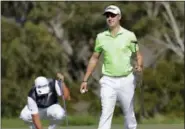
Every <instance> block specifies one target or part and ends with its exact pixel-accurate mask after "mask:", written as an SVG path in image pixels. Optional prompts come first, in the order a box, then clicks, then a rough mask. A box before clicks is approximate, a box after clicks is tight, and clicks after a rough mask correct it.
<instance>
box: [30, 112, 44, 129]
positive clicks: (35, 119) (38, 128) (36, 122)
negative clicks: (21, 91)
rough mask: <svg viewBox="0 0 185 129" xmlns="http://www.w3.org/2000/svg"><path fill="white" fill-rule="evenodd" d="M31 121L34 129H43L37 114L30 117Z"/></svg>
mask: <svg viewBox="0 0 185 129" xmlns="http://www.w3.org/2000/svg"><path fill="white" fill-rule="evenodd" d="M32 119H33V123H34V125H35V127H36V129H43V128H42V124H41V121H40V118H39V115H38V114H37V115H32Z"/></svg>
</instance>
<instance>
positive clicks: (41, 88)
mask: <svg viewBox="0 0 185 129" xmlns="http://www.w3.org/2000/svg"><path fill="white" fill-rule="evenodd" d="M48 84H49V82H48V80H47V78H45V77H43V76H39V77H37V78H36V79H35V87H36V92H37V94H38V95H43V94H48V93H49V92H50V88H49V85H48Z"/></svg>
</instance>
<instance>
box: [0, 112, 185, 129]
mask: <svg viewBox="0 0 185 129" xmlns="http://www.w3.org/2000/svg"><path fill="white" fill-rule="evenodd" d="M68 121H69V125H70V126H82V125H85V126H87V125H98V121H99V117H98V116H96V117H94V116H82V115H80V116H68ZM65 122H66V121H65V120H64V121H63V122H62V123H61V126H65V125H66V123H65ZM183 123H184V119H183V118H175V117H168V116H161V115H157V116H156V117H155V118H151V119H144V120H143V122H142V125H143V124H145V125H147V124H148V125H149V124H183ZM43 124H44V126H47V125H48V121H47V120H43ZM113 124H123V118H122V117H116V118H113ZM139 124H140V123H139ZM1 127H3V128H25V127H27V126H26V125H25V124H24V122H23V121H21V120H20V119H18V118H11V119H8V118H2V120H1ZM174 129H176V128H174Z"/></svg>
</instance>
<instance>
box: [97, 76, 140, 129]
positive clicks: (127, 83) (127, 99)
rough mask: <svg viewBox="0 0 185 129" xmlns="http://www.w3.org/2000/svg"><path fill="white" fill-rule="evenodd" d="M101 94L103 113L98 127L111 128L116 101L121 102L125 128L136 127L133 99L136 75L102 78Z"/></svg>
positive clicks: (134, 128)
mask: <svg viewBox="0 0 185 129" xmlns="http://www.w3.org/2000/svg"><path fill="white" fill-rule="evenodd" d="M100 85H101V90H100V95H101V106H102V114H101V117H100V122H99V127H98V129H110V128H111V123H112V117H113V112H114V108H115V104H116V101H117V100H118V101H119V102H120V105H121V108H122V111H123V114H124V119H125V122H124V123H125V129H136V126H137V122H136V118H135V113H134V108H133V100H134V92H135V77H134V75H133V74H132V73H131V74H130V75H128V76H127V77H108V76H103V77H102V78H101V79H100Z"/></svg>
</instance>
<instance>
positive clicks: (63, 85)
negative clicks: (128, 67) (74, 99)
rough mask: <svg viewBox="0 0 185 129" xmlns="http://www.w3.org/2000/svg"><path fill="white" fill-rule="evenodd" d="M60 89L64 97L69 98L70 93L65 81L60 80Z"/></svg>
mask: <svg viewBox="0 0 185 129" xmlns="http://www.w3.org/2000/svg"><path fill="white" fill-rule="evenodd" d="M62 91H63V93H64V99H68V100H70V93H69V90H68V88H67V86H66V84H65V82H62Z"/></svg>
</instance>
